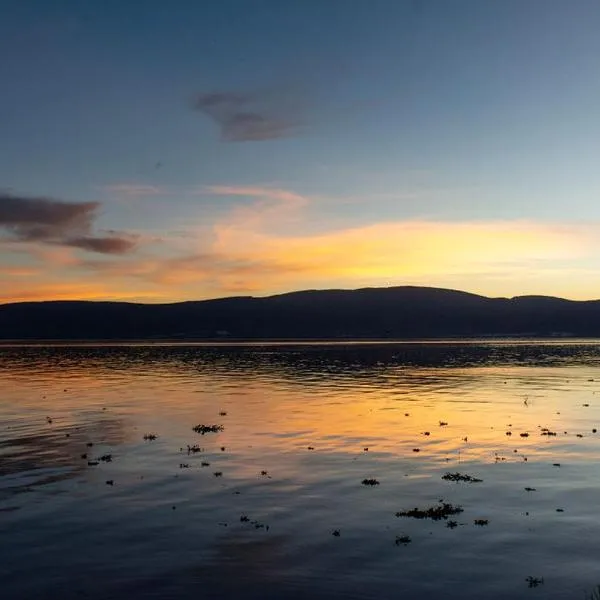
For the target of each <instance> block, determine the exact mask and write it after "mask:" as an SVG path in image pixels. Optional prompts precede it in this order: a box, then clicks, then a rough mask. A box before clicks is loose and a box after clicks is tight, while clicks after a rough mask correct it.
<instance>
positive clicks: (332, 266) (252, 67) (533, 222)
mask: <svg viewBox="0 0 600 600" xmlns="http://www.w3.org/2000/svg"><path fill="white" fill-rule="evenodd" d="M2 9H3V10H2V12H3V18H2V21H1V22H0V79H1V80H2V81H3V83H4V85H3V93H2V94H1V95H0V114H1V115H2V135H1V137H0V190H4V195H3V196H0V236H1V237H0V244H2V246H0V250H1V252H2V254H1V257H2V258H1V261H0V277H2V276H3V277H4V278H6V280H7V281H8V282H9V284H10V287H11V290H12V291H11V293H10V294H9V293H7V294H5V296H3V297H2V298H0V301H8V300H11V299H27V298H35V299H51V298H55V297H94V298H96V297H98V298H131V299H141V300H146V301H165V300H179V299H187V298H201V297H214V296H220V295H229V294H230V293H251V294H257V295H262V294H268V293H275V292H279V291H287V290H288V289H297V288H299V287H318V288H326V287H332V286H339V287H360V286H362V285H389V284H394V285H401V284H403V283H417V284H423V285H444V286H450V287H460V288H461V289H468V290H469V291H475V292H480V293H486V294H491V295H518V294H526V293H545V294H557V295H567V296H569V295H570V296H571V297H600V284H597V285H595V284H594V285H592V283H591V281H590V278H591V277H593V276H594V274H595V273H596V272H597V270H600V245H596V244H595V237H596V232H595V229H594V227H595V226H596V223H597V222H598V220H599V218H600V208H599V206H600V203H599V202H598V201H597V200H598V197H599V192H600V175H598V168H597V164H596V163H597V159H598V156H599V149H600V148H599V146H600V109H599V108H598V107H600V36H599V35H598V31H599V30H600V3H598V2H597V1H595V0H577V1H573V2H567V1H566V0H565V1H559V0H519V1H516V0H514V1H513V0H503V1H502V2H499V1H492V0H412V1H405V2H402V1H400V0H397V1H394V0H374V1H373V0H371V1H369V2H367V1H362V0H355V1H347V0H346V1H343V0H319V1H316V0H305V1H302V2H298V1H292V0H262V1H261V0H245V1H242V0H224V1H223V0H221V1H219V2H192V1H187V0H186V1H183V0H181V1H177V2H170V3H169V2H159V1H156V0H152V1H151V0H148V1H146V2H143V3H141V2H135V3H134V2H131V3H126V2H117V1H112V0H107V1H103V2H94V1H87V2H86V1H82V0H79V1H62V2H60V1H53V2H45V1H42V0H39V1H34V0H20V1H7V0H5V1H4V2H3V3H2ZM294 195H295V196H298V197H299V198H300V199H301V200H299V201H298V202H297V203H296V204H294V202H295V201H294V200H291V202H292V204H294V206H292V207H290V205H289V203H290V198H292V196H293V197H295V196H294ZM9 196H10V198H9ZM40 198H42V199H47V200H48V199H51V200H48V201H50V202H54V204H52V205H51V208H50V209H49V210H54V209H55V208H56V206H57V205H56V203H59V204H60V203H61V202H63V203H64V202H68V203H72V204H77V205H83V203H97V204H94V206H93V207H92V206H90V207H88V208H82V213H81V214H85V215H87V218H88V221H89V222H87V225H86V226H85V227H84V228H83V229H81V226H79V230H78V232H77V236H75V238H76V239H77V240H79V241H78V242H77V243H75V244H74V243H71V242H72V241H73V239H75V238H74V237H73V235H74V233H73V231H71V230H70V229H69V227H72V223H71V222H70V221H69V223H66V224H65V223H63V224H62V225H60V231H58V230H56V228H55V229H54V230H53V231H52V232H51V234H50V233H48V232H46V233H44V235H42V236H41V237H40V235H37V233H36V234H35V235H34V234H32V233H31V231H30V229H28V230H27V232H26V233H23V231H22V229H23V227H25V225H23V223H22V222H21V221H19V220H18V219H19V218H22V209H23V207H28V208H31V207H32V206H34V205H32V204H31V203H32V201H34V200H35V199H40ZM9 200H10V201H9ZM16 200H18V201H20V203H21V204H19V207H20V208H19V210H21V212H19V215H21V217H19V215H17V216H15V214H16V213H15V212H14V206H15V205H16V204H15V202H16ZM3 204H4V207H5V209H4V213H5V214H4V215H3V211H2V205H3ZM42 205H43V203H42ZM42 205H40V204H39V203H38V204H35V206H36V207H37V208H38V209H39V207H40V206H42ZM7 207H8V208H7ZM11 207H12V208H11ZM52 207H54V208H52ZM9 208H10V210H9ZM11 211H12V212H11ZM86 211H87V212H86ZM42 212H44V211H43V210H42ZM47 212H48V211H46V213H47ZM46 213H44V214H46ZM27 214H28V215H29V216H28V217H27V218H28V219H30V221H29V222H28V224H27V225H26V227H28V228H31V219H32V218H33V217H31V212H28V213H27ZM36 218H37V217H36ZM43 218H46V217H43V215H42V217H40V219H42V220H43ZM11 219H12V220H11ZM414 223H418V224H419V227H418V228H417V229H418V230H419V232H421V233H420V234H419V236H421V237H419V236H417V238H415V239H413V237H411V236H408V241H406V240H405V241H404V242H403V244H404V245H402V244H400V245H398V246H397V247H396V246H394V244H393V243H391V242H390V244H391V245H390V244H387V243H386V244H385V247H384V248H382V247H379V246H378V247H377V248H375V249H374V248H373V247H369V248H365V249H363V254H362V255H361V260H362V261H363V262H361V260H358V261H356V262H354V263H353V262H352V256H348V255H347V253H346V252H344V251H343V248H345V246H344V243H342V242H341V240H343V239H348V235H349V234H348V232H356V231H359V230H361V228H363V229H364V233H365V235H366V234H367V232H370V235H374V236H375V237H376V238H377V239H378V240H379V241H380V240H381V236H382V235H383V232H384V231H386V232H387V234H386V235H390V236H392V237H394V236H398V235H403V234H401V233H400V232H402V231H405V227H407V226H410V224H414ZM445 223H446V224H448V227H447V229H444V228H443V227H442V226H443V224H445ZM390 224H393V225H394V227H392V230H391V231H392V232H390V231H389V230H388V229H386V228H387V227H388V226H389V225H390ZM427 224H429V225H430V227H429V228H427ZM37 225H39V223H37ZM37 225H36V227H37ZM41 225H43V226H44V227H46V226H48V223H46V222H43V223H41ZM52 226H53V227H55V225H52ZM86 227H87V229H86ZM232 227H233V230H234V231H235V232H236V234H237V236H234V234H233V232H232ZM440 227H442V230H443V231H444V232H445V235H444V236H443V243H444V244H448V245H449V246H448V248H450V249H451V248H453V247H455V246H456V244H455V243H454V242H453V240H455V239H457V238H456V237H455V236H459V238H458V239H459V241H460V244H463V243H464V241H465V239H468V238H469V235H470V234H469V233H467V232H468V231H470V230H469V227H472V228H474V229H473V231H474V233H473V236H472V247H469V252H470V254H471V256H473V255H474V253H478V246H477V244H480V243H481V237H480V235H481V234H482V232H484V234H483V235H484V239H490V240H492V241H493V243H492V242H490V243H491V244H492V245H493V246H494V248H493V250H494V251H493V252H491V250H490V252H488V253H487V254H486V252H483V253H482V256H487V259H488V263H487V264H485V261H483V259H482V261H477V269H474V267H473V264H472V263H473V261H472V260H471V259H466V258H465V256H466V255H467V254H468V252H467V250H465V251H464V253H463V254H460V255H457V256H455V257H454V258H453V260H452V261H450V263H448V262H447V261H445V260H440V257H442V258H443V257H444V256H445V255H446V254H447V251H445V250H444V249H439V253H438V254H439V255H438V254H435V253H434V254H435V256H430V254H431V253H430V252H429V251H427V252H425V253H424V251H420V253H419V252H417V256H416V258H415V262H414V265H418V269H417V270H415V269H414V268H412V267H411V268H409V267H408V266H407V265H406V264H405V263H404V262H403V261H399V262H398V263H395V262H394V254H395V252H400V251H402V252H406V250H407V247H406V244H407V243H410V248H418V247H427V246H428V245H431V244H432V243H433V242H432V240H435V239H438V238H439V231H440V229H439V228H440ZM511 227H513V229H514V231H516V232H517V234H514V231H513V230H511ZM527 227H529V228H530V229H531V232H532V233H531V235H530V238H531V243H530V245H529V246H527V250H525V249H524V247H523V246H522V245H521V242H519V243H517V244H515V245H514V246H511V244H512V242H511V240H512V239H513V235H518V236H524V237H527V236H526V233H527V231H529V230H528V229H527ZM373 228H375V229H373ZM378 228H379V229H378ZM465 228H466V229H465ZM413 230H414V227H413ZM224 231H227V232H229V234H228V235H227V236H225V237H226V239H228V240H230V241H229V243H230V244H231V243H232V242H231V239H232V238H234V239H235V240H236V242H235V243H233V246H235V248H233V249H230V248H229V247H226V246H225V243H224V239H225V238H224V237H223V236H224V233H223V232H224ZM511 231H513V233H511ZM557 231H558V232H559V233H557ZM459 232H460V233H459ZM347 234H348V235H347ZM411 235H412V234H411ZM414 235H417V234H414ZM556 235H559V237H560V241H557V240H556V239H555V236H556ZM111 236H113V237H119V236H121V237H124V238H127V239H128V240H130V241H131V244H121V245H119V244H115V245H114V249H112V246H111V243H110V241H109V242H106V243H105V242H94V241H93V240H92V241H91V242H90V241H89V239H88V238H93V239H96V238H103V239H104V238H106V237H111ZM490 236H491V237H490ZM494 236H496V237H494ZM350 237H352V235H350ZM359 237H360V236H359ZM82 238H85V240H84V241H81V239H82ZM69 240H71V242H70V241H69ZM286 240H288V242H289V243H286ZM522 243H525V242H522ZM244 244H246V251H244ZM340 244H341V245H340ZM238 245H239V246H240V247H239V248H238V247H237V246H238ZM315 247H318V248H322V251H321V252H320V254H319V255H318V256H315V257H314V262H311V263H310V264H303V263H302V261H300V260H298V259H297V258H298V257H296V258H295V259H294V261H292V262H290V260H289V257H290V253H291V254H292V255H293V254H294V252H298V251H299V250H298V249H299V248H302V249H303V250H302V251H301V253H304V252H305V249H306V248H315ZM501 247H504V248H506V260H502V252H501V251H500V248H501ZM573 247H575V248H576V249H575V250H573ZM256 248H260V252H258V254H256V253H255V249H256ZM448 248H447V249H448ZM556 248H562V249H563V250H561V251H560V252H557V251H556ZM294 249H295V250H294ZM98 250H101V251H98ZM105 250H106V251H105ZM411 252H412V250H411ZM369 253H371V254H370V255H369ZM384 254H385V256H384ZM367 255H368V256H367ZM425 255H426V256H425ZM488 255H489V256H488ZM426 259H427V260H426ZM169 261H171V262H169ZM194 261H197V262H196V263H195V262H194ZM319 261H321V262H319ZM531 261H534V262H533V263H532V262H531ZM504 263H506V264H511V265H515V264H518V266H517V267H516V268H515V269H514V276H513V277H512V278H511V276H510V272H509V271H510V270H509V269H508V268H507V267H506V264H504ZM182 264H183V265H185V268H184V272H185V275H184V276H182V277H181V278H179V279H177V278H175V279H174V280H172V279H171V278H169V277H166V278H165V275H164V273H165V272H173V273H174V272H176V271H179V269H180V268H181V265H182ZM194 264H197V273H195V271H194ZM502 264H504V267H502ZM336 265H337V268H336ZM369 265H370V266H369ZM499 265H500V266H499ZM17 267H18V268H17ZM419 269H421V270H420V271H419ZM419 273H420V274H419ZM474 274H476V275H474ZM599 281H600V279H599Z"/></svg>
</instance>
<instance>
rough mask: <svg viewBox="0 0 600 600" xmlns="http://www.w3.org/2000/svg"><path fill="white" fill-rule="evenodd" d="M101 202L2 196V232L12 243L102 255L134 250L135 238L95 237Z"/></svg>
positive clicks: (0, 199)
mask: <svg viewBox="0 0 600 600" xmlns="http://www.w3.org/2000/svg"><path fill="white" fill-rule="evenodd" d="M99 207H100V203H98V202H78V203H75V202H64V201H62V200H55V199H52V198H40V197H28V196H16V195H12V194H7V193H1V194H0V229H3V230H4V231H6V233H7V234H8V240H9V241H17V242H38V243H43V244H53V245H59V246H67V247H72V248H80V249H83V250H87V251H90V252H98V253H102V254H124V253H126V252H129V251H130V250H132V249H133V248H134V247H135V245H136V241H135V239H134V238H133V237H131V236H127V235H123V234H117V233H115V234H114V235H109V236H95V235H94V234H93V231H92V225H93V222H94V219H95V218H96V217H97V211H98V209H99Z"/></svg>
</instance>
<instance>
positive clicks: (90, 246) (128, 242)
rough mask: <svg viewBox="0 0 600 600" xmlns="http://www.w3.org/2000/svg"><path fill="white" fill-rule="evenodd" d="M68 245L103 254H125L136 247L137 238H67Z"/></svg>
mask: <svg viewBox="0 0 600 600" xmlns="http://www.w3.org/2000/svg"><path fill="white" fill-rule="evenodd" d="M66 245H68V246H73V247H74V248H81V249H82V250H89V251H90V252H99V253H101V254H125V253H127V252H129V251H130V250H133V248H134V247H135V240H134V239H131V238H126V237H117V236H114V237H79V238H72V239H69V240H66Z"/></svg>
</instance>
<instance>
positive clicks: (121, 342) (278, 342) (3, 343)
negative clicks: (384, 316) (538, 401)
mask: <svg viewBox="0 0 600 600" xmlns="http://www.w3.org/2000/svg"><path fill="white" fill-rule="evenodd" d="M408 344H419V345H443V344H450V345H451V344H557V345H559V344H565V345H569V344H590V345H596V344H600V338H599V337H597V336H589V337H582V336H577V337H574V336H573V337H557V336H546V337H544V336H501V337H499V336H488V337H486V336H478V337H456V338H452V337H444V338H403V339H375V338H374V339H351V338H348V339H343V338H338V339H331V338H314V339H301V338H299V339H289V338H281V339H270V338H269V339H268V338H265V339H228V340H224V339H217V338H215V339H189V340H184V339H164V340H153V339H143V338H141V339H89V340H83V339H20V340H0V348H2V347H27V346H29V347H40V346H48V347H52V346H74V347H75V346H80V347H85V346H199V347H202V346H207V347H210V346H311V345H315V346H316V345H322V346H361V345H364V346H369V345H373V346H375V345H390V346H392V345H408Z"/></svg>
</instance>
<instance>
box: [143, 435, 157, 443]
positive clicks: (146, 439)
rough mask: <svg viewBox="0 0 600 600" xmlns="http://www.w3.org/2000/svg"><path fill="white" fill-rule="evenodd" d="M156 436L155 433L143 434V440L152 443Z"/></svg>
mask: <svg viewBox="0 0 600 600" xmlns="http://www.w3.org/2000/svg"><path fill="white" fill-rule="evenodd" d="M157 437H158V436H157V435H156V434H155V433H145V434H144V440H145V441H147V442H153V441H154V440H155V439H156V438H157Z"/></svg>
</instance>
